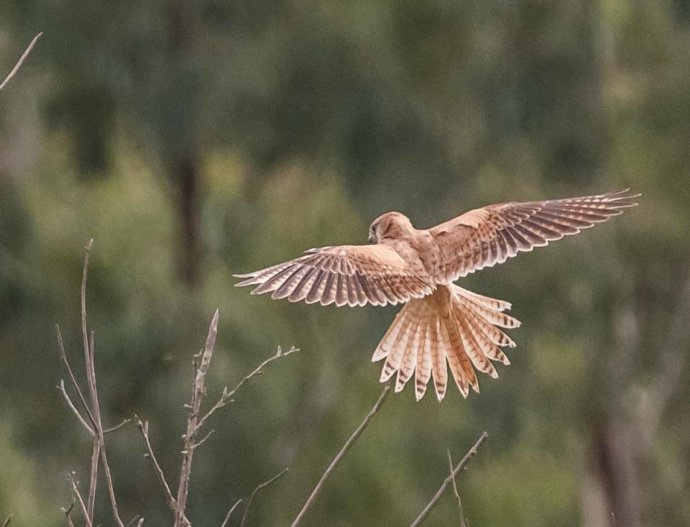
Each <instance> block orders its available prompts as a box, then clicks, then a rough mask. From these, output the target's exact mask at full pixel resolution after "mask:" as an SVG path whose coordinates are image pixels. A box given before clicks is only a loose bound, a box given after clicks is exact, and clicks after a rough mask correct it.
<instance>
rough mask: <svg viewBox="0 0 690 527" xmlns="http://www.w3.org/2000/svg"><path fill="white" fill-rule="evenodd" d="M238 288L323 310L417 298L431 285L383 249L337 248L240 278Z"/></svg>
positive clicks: (422, 274)
mask: <svg viewBox="0 0 690 527" xmlns="http://www.w3.org/2000/svg"><path fill="white" fill-rule="evenodd" d="M235 276H236V277H238V278H244V280H243V281H241V282H239V283H237V284H235V285H237V286H240V287H241V286H250V285H256V286H257V287H256V288H254V289H253V290H252V294H262V293H272V294H271V297H272V298H287V299H288V300H289V301H291V302H299V301H302V300H303V301H305V302H306V303H307V304H312V303H315V302H320V303H321V304H322V305H324V306H325V305H328V304H335V305H337V306H344V305H348V306H351V307H353V306H357V305H359V306H363V305H365V304H372V305H375V306H384V305H386V304H397V303H399V302H407V301H408V300H410V299H411V298H421V297H423V296H426V295H428V294H429V293H431V292H432V291H433V287H434V286H433V281H432V280H431V278H430V277H429V276H428V274H426V272H425V271H423V270H421V269H412V268H411V267H410V266H409V265H408V264H407V262H406V261H405V260H404V259H403V258H402V257H401V256H400V255H399V254H398V253H397V252H395V250H393V249H392V248H391V247H388V246H386V245H340V246H335V247H321V248H318V249H310V250H308V251H306V253H305V255H304V256H301V257H300V258H296V259H294V260H290V261H288V262H284V263H281V264H278V265H274V266H272V267H268V268H266V269H262V270H260V271H256V272H253V273H249V274H244V275H235Z"/></svg>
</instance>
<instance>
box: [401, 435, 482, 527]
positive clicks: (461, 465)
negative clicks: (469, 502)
mask: <svg viewBox="0 0 690 527" xmlns="http://www.w3.org/2000/svg"><path fill="white" fill-rule="evenodd" d="M487 437H489V435H488V434H487V433H486V432H484V433H482V435H481V436H479V439H477V441H476V443H475V444H474V445H472V448H470V449H469V450H468V451H467V454H465V456H464V457H463V458H462V459H461V460H460V463H458V464H457V465H456V466H455V468H454V469H453V471H452V472H451V473H450V475H449V476H448V477H447V478H446V479H445V480H444V481H443V483H442V484H441V486H440V487H439V489H438V490H437V491H436V494H434V497H433V498H431V501H430V502H429V503H428V504H427V506H426V507H424V510H422V512H420V513H419V516H417V517H416V518H415V520H414V521H413V522H412V523H411V524H410V527H418V526H419V525H421V524H422V522H423V521H424V520H425V519H426V517H427V516H428V515H429V513H430V512H431V510H432V509H433V508H434V507H435V506H436V504H437V503H438V500H440V499H441V497H442V496H443V494H444V493H445V492H446V489H447V488H448V485H450V484H451V483H453V485H455V478H457V477H458V474H460V472H462V471H463V469H464V468H465V467H466V466H467V464H468V463H469V462H470V460H471V459H472V458H473V457H474V456H476V455H477V452H478V451H479V447H480V446H482V443H484V441H486V438H487ZM458 499H459V498H458Z"/></svg>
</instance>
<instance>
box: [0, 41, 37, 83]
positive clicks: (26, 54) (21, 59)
mask: <svg viewBox="0 0 690 527" xmlns="http://www.w3.org/2000/svg"><path fill="white" fill-rule="evenodd" d="M41 35H43V32H41V33H39V34H38V35H36V36H35V37H34V38H33V40H32V41H31V43H30V44H29V47H28V48H26V51H24V53H23V54H22V56H21V57H19V60H18V61H17V63H16V64H15V65H14V68H12V71H10V72H9V73H8V74H7V77H5V80H4V81H2V84H0V90H2V89H3V88H4V87H5V86H6V85H7V83H8V82H10V80H11V79H12V77H14V76H15V75H16V73H17V72H18V71H19V68H21V67H22V64H24V61H25V60H26V58H27V57H28V56H29V53H31V50H32V49H33V48H34V46H35V45H36V42H37V41H38V39H39V38H41Z"/></svg>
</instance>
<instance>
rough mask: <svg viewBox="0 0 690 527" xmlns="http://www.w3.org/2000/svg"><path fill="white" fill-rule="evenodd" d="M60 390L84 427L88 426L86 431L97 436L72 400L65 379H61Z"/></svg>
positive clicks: (58, 387)
mask: <svg viewBox="0 0 690 527" xmlns="http://www.w3.org/2000/svg"><path fill="white" fill-rule="evenodd" d="M57 389H58V391H59V392H60V393H61V394H62V397H63V398H64V399H65V401H66V402H67V406H68V407H69V409H70V410H72V413H73V414H74V415H75V416H76V417H77V419H78V420H79V422H80V423H81V424H82V426H83V427H84V428H86V431H87V432H88V433H89V435H90V436H95V435H96V433H95V432H94V431H93V429H92V428H91V427H90V426H89V423H87V422H86V420H85V419H84V418H83V417H82V416H81V414H80V413H79V410H77V408H76V407H75V406H74V403H73V402H72V399H70V396H69V395H68V394H67V390H65V381H64V380H62V379H60V385H59V386H57Z"/></svg>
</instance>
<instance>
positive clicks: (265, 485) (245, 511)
mask: <svg viewBox="0 0 690 527" xmlns="http://www.w3.org/2000/svg"><path fill="white" fill-rule="evenodd" d="M287 472H288V469H287V468H284V469H283V470H281V471H280V472H279V473H278V474H276V475H275V476H273V477H272V478H271V479H269V480H268V481H264V482H263V483H261V484H259V485H257V486H256V488H255V489H254V492H252V493H251V495H250V496H249V499H248V500H247V506H246V507H245V508H244V514H243V515H242V523H240V527H244V522H245V521H247V515H248V514H249V507H251V505H252V500H254V496H256V495H257V493H258V492H259V491H260V490H261V489H265V488H266V487H268V486H269V485H270V484H271V483H273V482H274V481H276V480H278V479H280V478H281V477H282V476H284V475H285V474H287Z"/></svg>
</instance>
